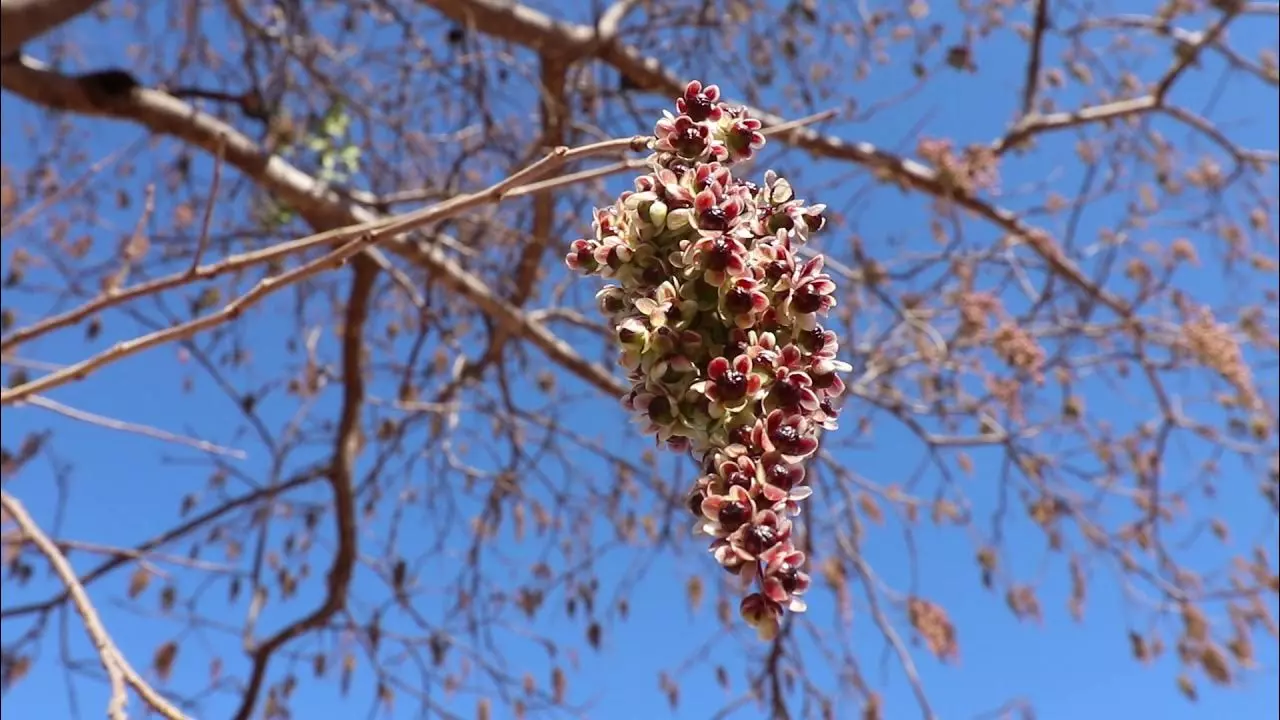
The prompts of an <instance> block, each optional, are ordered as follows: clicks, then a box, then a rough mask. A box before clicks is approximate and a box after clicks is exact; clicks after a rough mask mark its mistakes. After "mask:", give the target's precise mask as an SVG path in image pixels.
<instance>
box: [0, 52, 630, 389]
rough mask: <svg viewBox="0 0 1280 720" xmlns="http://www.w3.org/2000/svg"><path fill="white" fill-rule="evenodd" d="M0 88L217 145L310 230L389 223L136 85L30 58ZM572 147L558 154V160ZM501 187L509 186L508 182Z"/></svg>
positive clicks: (403, 247)
mask: <svg viewBox="0 0 1280 720" xmlns="http://www.w3.org/2000/svg"><path fill="white" fill-rule="evenodd" d="M0 86H3V88H4V89H5V90H8V91H9V92H12V93H14V94H15V95H18V96H20V97H23V98H25V99H26V100H28V101H30V102H33V103H36V104H38V105H42V106H44V107H48V108H52V109H57V110H64V111H68V112H76V113H80V114H84V115H91V116H97V117H109V118H116V119H119V120H126V121H130V122H134V123H137V124H139V125H142V126H143V127H146V128H147V129H148V130H150V131H151V132H154V133H156V134H161V135H169V136H172V137H176V138H178V139H180V140H182V141H184V142H186V143H188V144H190V145H193V146H195V147H199V148H201V149H203V150H205V151H206V152H208V153H211V154H216V153H218V152H219V149H221V151H222V152H223V156H224V157H225V159H226V162H227V163H228V164H230V165H232V166H234V167H236V168H237V169H239V170H240V171H241V172H242V173H244V174H245V175H247V176H248V177H249V178H250V179H252V180H254V181H255V182H256V183H258V185H260V186H261V187H262V188H263V189H264V190H266V191H268V192H270V193H272V194H274V195H275V196H276V197H278V198H279V199H280V200H281V201H283V202H284V203H286V204H288V205H289V206H290V207H292V208H294V209H295V210H296V211H297V212H298V214H299V215H301V216H302V217H303V218H304V219H305V220H306V221H307V222H308V223H309V224H311V226H312V227H314V228H316V229H317V230H329V229H341V228H346V227H348V226H352V225H363V228H361V229H364V230H371V229H373V228H376V227H381V226H383V225H384V224H386V223H387V222H388V221H387V219H386V218H383V217H380V216H378V215H376V214H375V213H373V212H371V211H370V210H368V209H367V208H365V207H363V206H361V205H359V204H357V203H353V202H349V201H347V200H344V199H343V198H341V197H340V196H338V194H337V193H334V192H333V191H331V190H329V189H328V188H326V187H325V186H324V185H323V184H322V183H320V182H318V181H317V180H316V179H315V178H313V177H311V176H310V175H308V174H306V173H304V172H302V171H301V170H298V169H297V168H295V167H294V166H293V165H290V164H289V163H288V162H286V161H285V160H283V159H281V158H279V157H277V156H274V155H270V154H268V153H266V152H264V151H262V149H260V148H259V147H258V146H257V145H256V144H255V143H254V142H253V141H252V140H250V139H249V138H247V137H245V136H244V135H243V134H241V133H239V132H238V131H236V129H235V128H233V127H231V126H229V125H227V124H226V123H223V122H221V121H220V120H218V119H217V118H214V117H212V116H210V115H206V114H204V113H201V112H199V111H198V110H196V109H195V108H193V107H191V106H190V105H187V104H186V103H184V102H182V101H180V100H177V99H175V98H173V97H172V96H170V95H167V94H165V93H163V92H159V91H157V90H151V89H147V88H141V87H135V88H131V89H129V90H128V91H127V92H125V93H122V94H117V95H104V94H103V93H101V92H98V91H97V90H98V89H97V88H95V87H93V86H92V84H91V83H89V82H86V81H85V79H83V78H76V77H68V76H65V75H61V74H59V73H55V72H52V71H49V70H47V69H45V68H44V67H43V66H42V65H41V64H40V63H39V62H37V61H34V60H31V59H29V58H23V59H22V60H21V62H16V61H15V62H6V63H3V65H0ZM607 145H608V144H601V145H600V146H599V147H606V146H607ZM628 145H631V146H633V147H634V142H632V141H630V140H623V141H620V144H619V146H618V148H617V149H620V150H621V149H625V148H626V147H627V146H628ZM609 147H611V146H609ZM573 152H574V151H569V153H568V154H564V155H560V156H558V157H559V159H560V160H561V161H565V160H567V159H568V158H569V156H570V154H572V153H573ZM502 189H503V190H504V191H506V190H510V189H511V186H507V187H503V188H502ZM442 205H443V204H442ZM437 207H440V206H437ZM385 244H386V245H387V247H388V248H389V249H391V250H392V251H393V252H395V253H396V254H398V255H400V256H401V257H403V258H405V259H406V260H408V261H409V262H411V263H413V264H415V265H418V266H420V267H422V268H424V269H425V270H427V271H428V272H429V273H430V274H431V275H432V276H433V277H435V278H436V279H437V280H438V281H439V282H441V283H442V284H443V285H444V286H445V287H447V288H449V289H450V290H452V291H454V292H457V293H458V294H459V295H462V296H463V297H464V298H466V299H468V300H470V301H471V302H473V303H474V304H475V305H476V306H477V307H478V308H479V309H480V310H481V311H482V312H484V313H486V314H488V315H489V316H490V317H491V318H493V320H494V322H495V323H496V324H497V325H498V326H499V327H502V328H504V329H506V330H507V331H508V332H510V333H511V334H512V335H513V336H515V337H521V338H524V339H526V340H528V341H529V342H531V343H533V344H534V345H535V346H537V347H538V348H540V349H541V350H542V351H543V352H545V353H547V355H548V357H549V358H550V359H551V360H552V361H554V362H556V363H559V364H560V365H561V366H562V367H564V368H565V369H566V370H568V371H569V372H571V373H573V374H575V375H577V376H578V377H580V378H582V379H583V380H585V381H586V382H587V383H589V384H591V385H593V386H595V387H596V388H598V389H600V390H602V391H604V392H608V393H615V392H616V391H617V388H618V387H620V383H619V381H618V380H617V379H616V378H615V377H614V376H613V374H612V373H611V372H610V371H609V370H607V369H605V368H603V367H601V366H599V365H596V364H594V363H590V362H588V361H586V360H584V359H583V358H582V357H581V356H580V355H578V354H577V353H576V352H575V351H574V350H573V349H572V348H571V347H569V345H568V344H566V343H565V342H563V341H562V340H560V339H559V338H558V337H557V336H556V335H555V334H554V333H552V332H551V331H550V330H549V329H548V328H547V327H546V326H544V325H542V324H541V323H538V322H535V321H533V320H530V319H529V318H527V317H526V316H525V315H524V313H522V312H521V311H520V310H519V308H517V307H515V306H514V305H512V304H511V303H509V302H507V301H505V300H503V299H502V298H500V297H498V296H497V295H495V294H494V293H493V291H492V289H491V288H490V286H489V284H488V283H487V282H485V281H484V280H482V279H481V278H479V277H477V276H475V275H473V274H471V273H469V272H467V271H466V270H464V269H463V268H462V267H461V266H459V265H458V264H457V263H456V262H454V261H453V260H452V259H450V258H449V257H448V256H447V255H445V253H444V251H443V250H442V249H440V248H438V247H435V246H434V245H430V244H426V243H418V242H414V241H412V240H410V239H408V238H403V237H395V238H390V239H388V240H386V241H385Z"/></svg>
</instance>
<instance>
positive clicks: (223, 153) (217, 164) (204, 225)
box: [187, 135, 227, 275]
mask: <svg viewBox="0 0 1280 720" xmlns="http://www.w3.org/2000/svg"><path fill="white" fill-rule="evenodd" d="M226 159H227V136H226V135H219V136H218V148H217V150H215V151H214V153H213V180H211V181H210V182H209V197H208V199H207V201H206V202H205V204H204V219H203V220H202V221H201V222H200V237H199V239H197V240H196V251H195V254H194V255H192V257H191V268H190V269H189V270H187V274H188V275H195V274H196V270H197V269H198V268H199V267H200V260H201V258H203V257H204V248H205V245H206V244H208V242H209V226H210V225H212V224H213V205H214V202H215V201H216V200H217V198H218V186H219V185H220V184H222V165H223V163H224V162H225V161H226Z"/></svg>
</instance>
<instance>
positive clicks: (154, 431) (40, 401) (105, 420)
mask: <svg viewBox="0 0 1280 720" xmlns="http://www.w3.org/2000/svg"><path fill="white" fill-rule="evenodd" d="M25 402H26V403H29V404H31V405H34V406H35V407H38V408H44V409H45V410H51V411H53V412H56V413H58V414H59V415H62V416H65V417H69V418H71V419H72V420H79V421H80V422H86V423H89V424H91V425H97V426H99V427H104V428H107V429H108V430H118V431H120V432H127V433H133V434H135V435H142V436H143V437H149V438H152V439H155V440H160V441H163V442H170V443H177V444H179V445H186V446H187V447H191V448H195V449H196V450H199V451H201V452H207V453H211V454H213V455H225V456H227V457H233V458H236V459H238V460H243V459H244V458H245V453H244V451H243V450H236V449H234V448H226V447H222V446H221V445H215V444H213V443H211V442H208V441H207V440H197V439H196V438H190V437H185V436H183V435H175V434H174V433H171V432H169V431H167V430H161V429H159V428H153V427H148V426H146V425H138V424H137V423H131V422H125V421H123V420H117V419H115V418H110V417H106V416H105V415H98V414H95V413H91V412H86V411H84V410H78V409H76V408H73V407H71V406H69V405H63V404H62V403H60V402H57V401H56V400H50V399H49V398H46V397H41V396H39V395H32V396H30V397H28V398H27V399H26V400H25Z"/></svg>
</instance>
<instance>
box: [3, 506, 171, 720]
mask: <svg viewBox="0 0 1280 720" xmlns="http://www.w3.org/2000/svg"><path fill="white" fill-rule="evenodd" d="M0 505H3V507H4V511H5V513H7V514H8V515H9V518H10V519H11V520H12V521H13V522H14V524H16V525H17V526H18V528H19V529H21V530H22V532H23V534H24V535H26V538H27V540H28V541H29V542H30V543H31V544H32V545H35V547H36V549H37V550H38V551H40V554H41V555H44V557H45V559H46V560H48V562H49V566H50V567H51V568H52V569H53V572H54V574H55V575H57V576H58V579H59V580H60V581H61V582H62V584H63V585H64V586H65V587H66V588H67V594H68V595H69V596H70V598H71V602H72V604H73V605H74V606H75V608H76V612H78V613H79V614H80V618H81V620H83V622H84V629H85V632H86V633H88V635H89V639H90V640H92V641H93V645H94V647H95V648H96V649H97V651H98V658H99V659H100V660H101V661H102V667H103V669H104V670H106V671H107V679H108V681H109V682H110V684H111V699H110V701H109V703H108V705H107V716H108V717H109V718H111V720H126V719H127V718H128V715H127V714H126V713H125V708H126V706H127V705H128V703H129V696H128V693H127V691H126V687H131V688H133V690H134V692H136V693H137V694H138V697H140V698H142V701H143V702H144V703H146V704H147V705H148V706H149V707H150V708H151V709H152V710H154V711H156V712H157V713H159V714H160V715H161V716H162V717H165V718H168V720H186V717H187V716H186V715H184V714H183V713H182V711H181V710H179V709H178V708H176V707H174V706H173V705H172V704H170V703H169V701H168V700H165V699H164V698H163V697H161V696H160V694H159V693H157V692H156V691H155V689H153V688H152V687H151V686H150V685H148V684H147V682H146V681H145V680H143V679H142V677H141V676H139V675H138V673H137V671H135V670H134V669H133V666H131V665H130V664H129V661H128V660H126V659H125V658H124V655H122V654H121V653H120V650H119V648H117V647H116V644H115V642H113V641H112V640H111V636H110V635H108V634H107V631H106V628H104V627H103V626H102V620H101V619H100V618H99V617H98V611H97V609H96V608H94V606H93V602H92V601H91V600H89V595H88V593H86V592H85V590H84V587H83V586H82V585H81V584H80V581H79V580H77V579H76V573H75V570H73V569H72V568H71V563H69V562H67V558H66V556H65V555H63V554H62V552H61V551H60V550H58V546H57V545H55V544H54V542H53V541H52V540H50V539H49V536H48V535H45V534H44V531H43V530H41V529H40V527H39V526H38V525H37V524H36V523H35V521H34V520H32V518H31V516H30V515H29V514H27V510H26V508H25V507H23V506H22V503H20V502H18V500H17V499H16V498H14V497H13V496H12V495H10V494H9V493H8V492H4V491H0Z"/></svg>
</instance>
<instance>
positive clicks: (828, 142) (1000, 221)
mask: <svg viewBox="0 0 1280 720" xmlns="http://www.w3.org/2000/svg"><path fill="white" fill-rule="evenodd" d="M422 2H423V3H425V4H426V5H429V6H431V7H433V8H435V9H436V10H437V11H439V12H440V13H441V14H443V15H444V16H446V17H448V18H450V19H452V20H455V21H457V22H459V23H463V24H467V25H470V26H472V27H475V28H476V29H477V30H480V31H481V32H484V33H486V34H489V35H492V36H494V37H497V38H500V39H502V40H506V41H508V42H513V43H517V44H520V45H523V46H525V47H529V48H532V49H534V50H537V51H539V52H544V53H551V54H553V55H555V56H558V57H567V58H571V59H573V60H584V59H588V58H592V59H597V60H601V61H603V62H605V63H607V64H609V65H611V66H613V67H614V68H615V69H616V70H618V72H620V73H622V75H623V77H625V78H626V79H627V81H628V83H630V84H631V85H632V86H634V87H636V88H637V89H639V90H643V91H646V92H653V93H660V94H663V95H667V96H669V97H677V96H679V95H680V94H681V93H682V92H683V91H684V86H685V82H684V81H683V80H681V79H680V78H678V77H677V76H676V75H675V74H673V73H671V72H670V71H668V70H667V69H666V68H665V67H664V66H663V65H662V63H660V62H659V61H658V60H656V59H654V58H651V57H646V56H644V55H642V54H641V53H640V51H639V50H636V49H635V48H632V47H630V46H627V45H624V44H622V43H621V42H618V41H617V39H616V38H608V39H605V38H601V37H600V36H599V34H598V33H596V32H595V29H594V28H590V27H587V26H584V25H576V24H573V23H566V22H560V21H557V20H554V19H552V18H551V17H550V16H548V15H546V14H545V13H542V12H539V11H537V10H534V9H532V8H529V7H526V6H524V5H521V4H519V3H517V2H510V1H506V0H422ZM746 107H747V111H748V112H749V113H750V114H751V115H752V117H755V118H757V119H759V120H760V121H761V123H763V124H764V125H765V126H766V127H770V126H776V125H783V124H787V121H786V119H784V118H782V117H779V116H777V115H774V114H773V113H768V112H765V111H763V110H761V109H759V108H755V107H751V106H749V105H748V106H746ZM775 137H777V138H778V140H779V141H780V142H784V143H787V144H789V145H793V146H795V147H798V148H801V149H803V150H806V151H808V152H809V153H811V154H813V155H814V156H817V157H823V158H829V159H832V160H846V161H850V162H854V163H856V164H858V165H862V166H864V167H867V168H869V169H871V170H872V171H874V172H875V173H877V174H878V175H880V176H882V177H885V178H886V179H890V180H893V181H895V182H897V183H899V184H900V185H902V186H904V187H909V188H913V189H916V190H920V191H922V192H925V193H928V194H931V195H934V196H935V197H939V198H945V199H948V200H950V201H951V202H954V203H955V204H956V205H959V206H960V207H962V208H964V209H966V210H969V211H970V212H973V213H974V214H976V215H978V216H979V217H981V218H983V219H985V220H987V221H989V222H991V223H993V224H994V225H996V226H997V227H999V228H1001V229H1003V230H1004V231H1005V232H1008V233H1010V234H1012V235H1015V236H1017V237H1019V238H1022V239H1023V240H1024V241H1025V242H1026V244H1027V245H1028V246H1029V247H1030V248H1031V249H1032V250H1033V251H1034V252H1035V253H1036V254H1037V255H1039V256H1040V258H1041V259H1042V260H1043V261H1044V262H1045V263H1046V264H1048V266H1049V268H1050V269H1051V270H1053V271H1054V272H1055V273H1057V274H1058V275H1060V276H1062V277H1063V278H1064V279H1065V280H1066V281H1067V282H1069V283H1070V284H1072V285H1074V286H1075V287H1076V288H1078V289H1080V290H1081V291H1082V292H1084V293H1085V295H1087V296H1089V297H1090V298H1092V299H1093V300H1095V301H1097V302H1100V303H1102V304H1103V305H1105V306H1107V307H1108V308H1110V309H1111V310H1112V311H1113V312H1115V313H1117V314H1118V315H1120V316H1121V317H1126V318H1127V317H1129V316H1130V315H1131V314H1132V313H1131V310H1130V309H1129V306H1128V304H1127V303H1126V302H1125V301H1124V300H1123V299H1121V298H1120V297H1119V296H1117V295H1115V294H1113V293H1111V292H1109V291H1107V290H1105V289H1103V288H1100V287H1098V285H1097V284H1096V283H1094V282H1093V281H1092V280H1091V279H1090V278H1089V277H1088V276H1087V275H1085V274H1084V272H1083V271H1081V270H1080V268H1078V267H1077V266H1076V265H1075V263H1073V262H1072V261H1071V260H1070V259H1069V258H1068V257H1067V256H1066V255H1065V254H1064V253H1063V252H1062V250H1061V248H1059V247H1058V244H1057V243H1056V242H1055V241H1054V240H1053V239H1052V237H1051V236H1050V235H1049V234H1048V233H1046V232H1045V231H1043V230H1041V229H1039V228H1035V227H1032V226H1030V225H1027V224H1026V223H1023V222H1022V221H1021V220H1019V219H1018V217H1017V216H1016V215H1014V214H1013V213H1012V212H1010V211H1009V210H1007V209H1004V208H1001V207H999V206H996V205H993V204H992V203H989V202H987V201H986V200H983V199H981V198H978V197H976V196H973V195H969V194H961V193H956V192H955V191H954V189H953V188H952V187H951V186H950V185H949V184H948V183H947V182H945V181H944V180H943V179H942V178H941V177H939V175H938V173H937V172H935V171H934V170H932V169H931V168H929V167H927V166H925V165H922V164H920V163H918V162H915V161H913V160H908V159H906V158H902V157H899V156H898V155H895V154H893V153H890V152H887V151H885V150H882V149H880V148H878V147H876V146H875V145H872V144H870V143H866V142H847V141H845V140H842V139H840V138H836V137H832V136H828V135H822V134H820V133H817V132H814V131H813V130H810V129H808V128H806V127H794V128H793V129H790V130H788V131H787V132H778V133H776V134H775Z"/></svg>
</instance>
